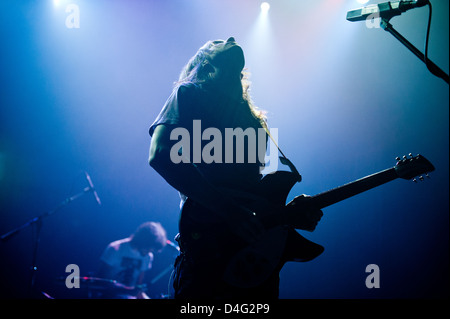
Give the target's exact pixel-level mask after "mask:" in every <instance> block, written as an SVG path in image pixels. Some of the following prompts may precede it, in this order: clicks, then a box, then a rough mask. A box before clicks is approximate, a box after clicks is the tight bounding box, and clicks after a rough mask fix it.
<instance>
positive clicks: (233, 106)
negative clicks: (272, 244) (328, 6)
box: [149, 37, 322, 299]
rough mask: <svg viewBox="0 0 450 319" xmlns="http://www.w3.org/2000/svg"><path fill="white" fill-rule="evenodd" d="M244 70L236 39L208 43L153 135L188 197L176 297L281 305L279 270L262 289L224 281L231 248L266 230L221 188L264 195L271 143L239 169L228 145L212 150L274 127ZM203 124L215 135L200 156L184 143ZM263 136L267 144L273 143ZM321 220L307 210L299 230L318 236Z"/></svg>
mask: <svg viewBox="0 0 450 319" xmlns="http://www.w3.org/2000/svg"><path fill="white" fill-rule="evenodd" d="M244 64H245V59H244V53H243V50H242V48H241V47H240V46H239V45H238V44H237V43H236V41H235V39H234V38H232V37H231V38H229V39H227V40H226V41H224V40H216V41H208V42H207V43H206V44H205V45H204V46H202V47H201V48H200V49H199V50H198V51H197V53H196V54H195V55H194V56H193V57H192V58H191V59H190V61H189V62H188V64H187V65H186V66H185V67H184V68H183V70H182V72H181V74H180V78H179V80H178V82H177V83H176V85H175V88H174V90H173V92H172V95H171V96H170V97H169V99H168V100H167V102H166V104H165V105H164V107H163V109H162V110H161V112H160V114H159V116H158V117H157V118H156V120H155V121H154V123H153V124H152V125H151V127H150V130H149V133H150V135H151V137H152V140H151V145H150V154H149V163H150V165H151V166H152V167H153V168H154V169H155V170H156V171H157V172H158V173H159V174H160V175H161V176H162V177H163V178H164V179H165V180H166V181H167V182H168V183H169V184H170V185H171V186H172V187H174V188H175V189H176V190H178V191H179V192H180V195H181V198H182V202H181V206H182V212H181V218H180V225H179V228H180V236H179V239H178V242H179V245H180V248H181V254H180V256H179V257H178V258H177V260H176V262H175V272H174V274H175V275H174V288H175V298H180V299H186V298H189V299H192V298H209V299H211V298H214V299H221V298H249V297H250V298H258V297H260V298H265V299H267V298H278V292H279V270H280V269H278V268H277V269H275V270H274V271H273V273H272V274H271V275H270V277H269V278H268V279H267V280H265V282H263V283H261V284H258V285H257V286H252V287H242V285H235V284H230V283H229V282H228V281H225V280H224V273H225V270H226V267H227V264H228V261H229V257H230V256H232V255H233V252H232V251H231V252H230V251H229V250H230V249H233V245H232V244H231V243H233V242H235V241H236V239H239V240H242V241H245V242H248V243H253V242H255V241H258V239H259V238H260V237H261V235H262V234H263V233H264V232H265V227H264V226H263V224H262V222H261V221H260V220H259V218H258V212H256V213H255V212H253V211H252V210H251V209H249V208H247V207H244V206H241V205H240V204H238V203H237V202H236V201H234V200H233V198H232V197H230V196H226V194H224V193H222V192H220V191H218V189H219V188H228V189H233V190H237V191H243V192H246V191H247V192H248V191H252V190H253V189H255V188H257V186H258V183H259V182H260V180H261V178H262V175H261V168H262V166H264V163H261V162H260V158H261V157H260V156H259V154H261V153H260V152H262V154H265V151H266V145H265V144H266V143H263V145H262V147H260V146H261V145H259V143H258V145H256V147H253V146H254V145H249V144H250V142H249V139H247V140H246V141H245V142H244V151H243V152H242V153H243V155H244V160H243V161H239V162H238V161H237V160H233V161H232V162H231V163H230V162H229V161H228V162H227V161H226V160H224V158H225V153H226V152H227V149H226V148H225V146H224V145H225V143H223V141H221V142H222V143H221V144H220V141H217V140H215V142H219V144H217V143H216V144H214V145H215V146H216V147H219V149H217V148H214V149H212V148H209V149H208V148H206V147H205V148H204V146H205V145H206V144H208V143H209V142H211V140H212V139H213V136H212V133H214V134H215V137H217V136H220V135H221V136H222V137H224V136H225V133H226V131H227V129H228V130H229V129H230V128H231V129H236V128H239V129H242V130H244V131H245V130H246V129H248V128H249V129H253V130H255V131H256V132H261V130H262V132H264V130H263V129H264V128H267V126H266V118H265V115H264V112H262V111H260V110H259V109H258V108H257V107H256V106H255V105H254V104H253V102H252V100H251V98H250V96H249V91H248V88H249V82H248V80H247V76H246V73H245V72H243V68H244ZM196 120H200V121H201V123H200V124H201V127H202V128H203V129H206V128H212V129H211V130H210V132H209V133H211V134H206V133H207V131H206V130H205V131H204V132H203V134H202V135H201V136H200V138H201V141H200V142H201V143H202V145H201V146H202V150H203V152H202V153H201V154H195V152H196V149H194V147H193V146H194V145H195V143H196V141H192V140H191V141H190V142H188V143H190V144H183V145H182V147H180V141H179V140H177V138H178V139H179V137H180V135H183V133H186V132H188V133H189V135H190V137H191V139H194V138H196V136H195V130H194V128H193V127H194V125H195V124H196V123H199V122H198V121H197V122H195V121H196ZM177 129H178V131H177ZM219 132H220V134H219ZM175 133H176V134H175ZM200 134H201V133H200ZM185 135H186V134H185ZM263 137H265V138H266V139H265V141H266V142H267V136H263ZM263 141H264V140H263ZM176 143H177V144H178V145H176ZM210 146H211V145H210ZM220 147H222V148H221V149H220ZM174 148H176V149H174ZM261 148H262V149H261ZM205 150H206V151H208V152H205ZM197 151H198V149H197ZM228 151H229V150H228ZM249 151H251V152H256V154H250V153H249ZM205 154H206V155H210V156H212V157H214V159H215V160H214V161H212V162H211V161H200V163H199V162H198V161H197V162H195V161H193V157H196V156H197V158H198V157H199V156H204V155H205ZM234 154H235V155H236V153H234ZM253 155H254V156H253ZM180 157H182V159H181V161H180ZM263 157H264V156H263ZM252 158H253V159H255V158H256V159H257V160H256V162H255V161H253V160H250V159H252ZM174 159H175V161H174ZM216 159H217V160H216ZM262 160H263V161H264V158H263V159H262ZM175 162H177V163H175ZM188 203H189V204H188ZM193 216H195V217H193ZM321 216H322V212H321V211H320V210H316V209H309V210H305V211H304V214H298V216H297V226H298V225H302V227H296V228H303V229H308V230H313V229H314V228H315V226H316V224H317V222H318V220H319V219H320V217H321ZM209 220H213V221H214V222H212V223H211V225H215V227H208V224H207V221H209ZM292 232H295V230H294V229H292ZM219 234H220V235H221V236H220V237H221V238H220V239H219V238H218V237H217V236H219ZM292 234H293V233H292ZM220 241H222V244H220ZM280 244H281V245H282V244H283V243H280ZM281 250H283V248H281ZM279 268H281V267H279Z"/></svg>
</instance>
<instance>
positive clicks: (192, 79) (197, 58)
mask: <svg viewBox="0 0 450 319" xmlns="http://www.w3.org/2000/svg"><path fill="white" fill-rule="evenodd" d="M221 42H223V41H222V40H215V41H208V42H206V43H205V44H204V45H203V46H202V47H201V48H200V49H199V50H198V51H197V53H196V54H195V55H194V56H193V57H192V58H191V59H190V60H189V62H188V63H187V64H186V65H185V66H184V67H183V69H182V70H181V73H180V76H179V78H178V81H177V82H175V85H176V86H179V85H183V84H188V83H192V84H196V85H198V86H200V87H205V86H207V85H208V83H210V82H211V81H212V80H213V75H212V74H211V73H210V72H208V71H206V70H205V65H206V64H207V63H206V62H207V61H208V59H209V57H210V55H211V53H212V52H213V50H214V46H215V45H216V44H218V43H221ZM241 85H242V102H243V103H244V104H246V106H247V107H248V108H249V109H250V112H251V114H252V115H253V116H254V117H255V118H256V119H257V120H259V122H260V123H261V125H262V126H263V127H266V119H267V117H266V112H265V111H263V110H261V109H259V108H258V107H257V106H256V105H255V104H254V103H253V101H252V99H251V96H250V81H249V73H248V71H247V70H245V69H244V70H243V71H242V72H241Z"/></svg>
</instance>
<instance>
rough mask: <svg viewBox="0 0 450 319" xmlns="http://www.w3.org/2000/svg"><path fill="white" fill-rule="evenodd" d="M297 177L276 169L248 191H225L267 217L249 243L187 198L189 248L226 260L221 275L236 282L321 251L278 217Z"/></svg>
mask: <svg viewBox="0 0 450 319" xmlns="http://www.w3.org/2000/svg"><path fill="white" fill-rule="evenodd" d="M297 181H298V180H297V176H296V175H295V174H293V173H291V172H285V171H278V172H275V173H272V174H269V175H266V176H265V177H264V178H263V179H262V180H261V181H260V183H259V185H258V187H257V188H256V189H254V190H253V191H252V192H251V193H248V192H233V193H230V192H227V193H228V195H230V196H232V197H233V199H234V200H236V201H237V202H239V203H240V204H241V205H243V206H245V207H247V208H249V209H251V210H252V211H255V212H257V216H258V217H259V218H261V219H262V220H265V222H264V224H265V225H266V231H265V232H264V234H263V236H262V237H261V239H260V240H259V241H257V242H256V243H254V244H252V245H248V244H247V243H246V242H245V241H244V240H242V239H241V238H238V237H237V236H234V234H233V232H232V230H231V229H229V228H227V227H226V223H223V222H222V223H221V222H220V220H218V219H217V217H216V215H215V214H214V212H211V211H209V210H207V209H206V208H204V207H202V206H200V205H198V204H197V203H195V202H193V201H192V200H190V199H188V200H187V201H186V202H185V204H184V206H183V209H182V214H181V219H180V234H181V236H182V238H185V239H186V241H187V246H188V247H189V248H188V249H189V251H190V253H192V254H193V255H196V256H197V259H202V258H204V257H208V258H211V256H219V258H221V259H222V260H223V262H224V263H225V264H226V267H225V269H224V278H223V279H224V280H225V281H226V282H227V283H229V284H231V285H233V286H237V287H255V286H257V285H259V284H261V283H262V282H264V281H265V280H266V279H267V278H269V277H270V275H272V274H273V273H274V272H275V271H280V270H281V268H282V267H283V265H284V264H285V263H286V262H288V261H309V260H312V259H314V258H315V257H317V256H319V255H320V254H321V253H322V252H323V250H324V248H323V247H322V246H320V245H318V244H315V243H313V242H311V241H309V240H307V239H306V238H304V237H303V236H301V235H300V234H299V233H297V232H296V231H295V229H294V228H293V227H290V226H286V225H279V224H278V223H277V222H276V220H277V217H279V215H280V214H281V212H282V209H283V208H284V206H285V205H286V199H287V196H288V194H289V192H290V190H291V189H292V187H293V186H294V184H295V183H296V182H297ZM205 254H206V255H207V256H204V255H205ZM202 255H203V256H202Z"/></svg>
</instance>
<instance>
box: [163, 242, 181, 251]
mask: <svg viewBox="0 0 450 319" xmlns="http://www.w3.org/2000/svg"><path fill="white" fill-rule="evenodd" d="M166 244H167V245H169V246H170V247H172V248H175V249H176V250H177V251H180V247H178V245H177V244H174V243H173V242H171V241H170V240H168V239H167V240H166Z"/></svg>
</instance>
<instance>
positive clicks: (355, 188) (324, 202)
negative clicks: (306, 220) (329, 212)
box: [312, 168, 398, 209]
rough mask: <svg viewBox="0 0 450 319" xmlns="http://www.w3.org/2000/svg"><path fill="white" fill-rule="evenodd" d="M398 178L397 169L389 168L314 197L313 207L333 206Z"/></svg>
mask: <svg viewBox="0 0 450 319" xmlns="http://www.w3.org/2000/svg"><path fill="white" fill-rule="evenodd" d="M396 178H398V175H397V172H396V171H395V168H389V169H386V170H384V171H381V172H378V173H375V174H372V175H369V176H366V177H363V178H361V179H358V180H356V181H354V182H350V183H348V184H345V185H342V186H339V187H337V188H334V189H331V190H329V191H326V192H323V193H320V194H317V195H315V196H312V201H313V205H314V206H315V207H318V208H319V209H322V208H325V207H327V206H330V205H333V204H335V203H337V202H340V201H342V200H344V199H347V198H349V197H352V196H355V195H358V194H359V193H362V192H365V191H367V190H369V189H372V188H375V187H377V186H380V185H383V184H385V183H387V182H390V181H392V180H394V179H396Z"/></svg>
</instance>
